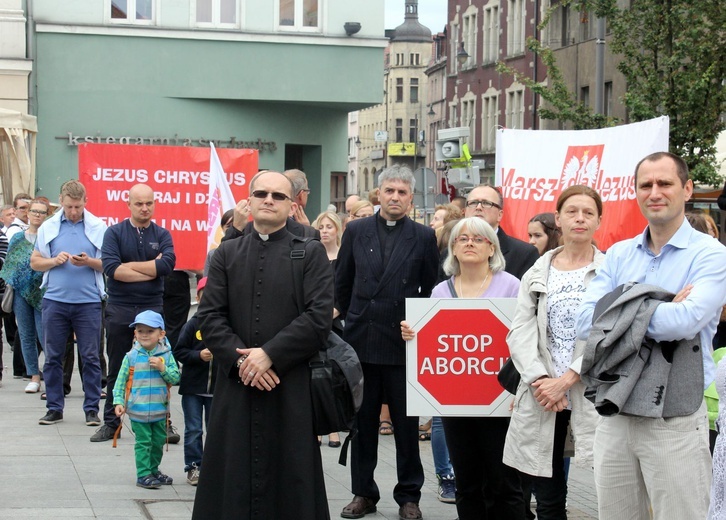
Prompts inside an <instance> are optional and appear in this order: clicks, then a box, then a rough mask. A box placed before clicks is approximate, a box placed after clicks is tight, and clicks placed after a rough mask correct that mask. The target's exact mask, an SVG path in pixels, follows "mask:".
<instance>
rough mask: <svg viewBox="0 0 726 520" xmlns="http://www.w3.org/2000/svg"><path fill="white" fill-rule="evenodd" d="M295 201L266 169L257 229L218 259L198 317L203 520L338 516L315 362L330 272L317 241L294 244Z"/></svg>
mask: <svg viewBox="0 0 726 520" xmlns="http://www.w3.org/2000/svg"><path fill="white" fill-rule="evenodd" d="M293 197H294V191H293V186H292V184H291V182H290V180H289V179H288V178H286V177H285V176H284V175H282V174H280V173H277V172H272V171H264V172H260V173H258V174H257V175H256V176H255V177H253V179H252V181H251V182H250V196H249V199H248V201H247V202H248V204H249V208H250V210H251V213H252V218H253V230H252V231H250V232H249V233H246V234H245V236H244V237H242V238H237V239H235V240H226V241H224V242H222V244H221V245H220V246H219V248H218V249H217V250H216V252H215V253H214V255H213V256H212V258H211V260H210V265H209V274H208V278H207V285H206V287H205V290H204V298H202V301H201V303H200V305H199V312H198V314H197V316H198V319H199V323H200V329H201V334H202V337H203V338H204V343H205V345H206V346H207V348H209V350H210V351H211V352H212V355H213V356H214V364H215V365H216V367H217V374H218V377H217V382H216V386H215V388H214V406H212V412H211V415H210V418H209V430H208V436H207V440H206V443H205V448H204V456H203V458H202V465H201V469H200V477H199V487H198V488H197V494H196V498H195V500H194V513H193V515H192V518H193V519H195V520H202V519H207V518H270V519H275V520H287V519H290V520H292V519H299V518H305V519H309V520H317V519H320V520H323V519H328V518H330V516H329V507H328V501H327V498H326V493H325V481H324V477H323V467H322V461H321V457H320V448H319V447H318V442H317V439H316V437H315V431H314V430H313V410H312V401H311V399H310V371H309V368H308V362H309V361H310V358H311V357H312V356H313V355H314V354H315V353H316V352H317V351H318V350H319V349H320V347H321V345H322V344H323V342H324V340H325V338H326V337H327V335H328V333H329V331H330V327H331V324H332V317H333V272H332V270H331V269H330V265H329V261H328V256H327V254H326V252H325V248H324V247H323V245H322V244H321V243H320V242H319V241H317V240H310V241H309V242H308V243H307V245H306V246H305V247H304V249H300V247H299V246H297V247H295V245H296V243H298V244H300V243H301V242H302V240H301V239H300V238H298V237H296V236H295V235H294V234H292V233H291V232H290V231H289V229H288V228H287V227H286V223H287V220H288V218H289V217H290V215H292V214H293V213H294V212H295V210H296V209H297V207H296V206H297V205H296V203H295V202H294V201H293ZM293 249H295V252H296V257H295V258H292V251H293ZM300 253H304V256H303V255H301V254H300ZM296 262H298V263H299V264H296ZM296 266H297V267H300V269H299V270H297V271H296ZM295 272H298V273H300V274H301V275H302V276H301V278H302V279H295V274H294V273H295ZM295 287H300V288H301V290H302V294H301V295H300V297H299V300H300V301H298V298H296V297H295V294H296V292H297V291H295Z"/></svg>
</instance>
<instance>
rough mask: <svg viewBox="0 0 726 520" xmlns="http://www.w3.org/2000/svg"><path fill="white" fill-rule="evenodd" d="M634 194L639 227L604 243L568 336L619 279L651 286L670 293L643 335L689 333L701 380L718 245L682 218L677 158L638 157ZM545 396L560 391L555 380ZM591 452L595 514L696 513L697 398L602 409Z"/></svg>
mask: <svg viewBox="0 0 726 520" xmlns="http://www.w3.org/2000/svg"><path fill="white" fill-rule="evenodd" d="M635 193H636V196H637V199H638V205H639V206H640V211H641V212H642V213H643V216H645V218H646V219H647V220H648V226H647V227H646V228H645V230H644V231H643V233H642V234H640V235H638V236H636V237H635V238H632V239H629V240H624V241H622V242H618V243H617V244H615V245H613V246H612V247H611V248H610V249H609V250H608V252H607V255H606V257H605V262H604V264H603V265H602V266H601V267H600V268H599V269H598V274H597V276H596V277H595V278H594V279H593V280H592V281H591V282H590V285H589V287H588V289H587V292H586V293H585V296H584V298H583V301H582V306H581V308H580V312H579V314H578V316H577V335H578V337H579V338H580V339H583V340H584V339H587V337H588V335H589V332H590V329H591V327H592V319H593V313H594V310H595V305H596V304H597V302H598V301H599V300H600V299H601V298H602V297H603V296H605V295H606V294H608V293H610V292H611V291H613V290H614V289H616V288H617V287H618V286H620V285H621V284H625V283H628V282H638V283H644V284H650V285H655V286H659V287H661V288H663V289H665V290H667V291H670V292H672V293H674V294H676V297H675V298H674V300H673V301H672V302H664V303H661V304H660V305H658V307H657V309H656V311H655V313H654V314H653V316H652V318H651V319H650V322H649V324H648V330H647V333H646V336H647V337H649V338H651V339H653V340H655V341H658V342H666V341H674V340H682V339H690V338H694V337H696V336H698V337H699V338H700V343H701V354H702V356H703V370H704V385H705V386H708V385H709V384H710V383H711V381H713V379H714V372H715V370H714V363H713V360H712V358H711V348H710V345H711V339H712V338H713V335H714V332H715V330H716V324H717V323H718V319H719V315H720V311H721V307H722V306H723V305H724V303H726V248H725V247H724V246H723V245H722V244H720V243H719V242H717V241H716V240H714V239H713V238H711V237H710V236H708V235H706V234H704V233H700V232H698V231H696V230H694V229H693V228H692V227H691V226H690V224H689V223H688V221H687V220H686V219H685V203H686V201H687V200H689V199H690V198H691V195H692V193H693V181H691V180H690V179H689V178H688V166H686V163H685V162H684V161H683V159H681V158H680V157H678V156H676V155H673V154H671V153H667V152H657V153H654V154H651V155H648V156H647V157H645V158H644V159H643V160H641V161H640V162H639V163H638V165H637V166H636V168H635ZM694 384H695V383H694ZM693 390H695V391H696V392H703V389H701V388H698V389H693ZM545 394H546V395H545V397H546V398H547V399H549V400H550V401H555V400H557V398H558V397H560V398H561V397H562V396H561V395H559V394H558V390H557V389H555V388H552V389H547V390H545ZM594 456H595V485H596V488H597V495H598V509H599V518H600V519H601V520H609V519H612V520H623V519H629V518H633V519H639V518H643V519H646V518H651V516H650V510H651V509H652V512H653V517H654V518H655V520H663V519H674V520H675V519H678V520H681V519H686V518H693V519H696V518H698V519H701V518H706V514H707V512H708V504H709V489H710V484H711V457H710V455H709V450H708V419H707V416H706V406H705V404H703V403H702V404H701V407H700V408H699V409H698V410H697V411H696V412H695V413H693V414H691V415H686V416H683V417H669V418H647V417H640V416H634V415H625V414H620V415H614V416H608V417H603V418H602V419H601V420H600V424H599V425H598V428H597V430H596V433H595V446H594Z"/></svg>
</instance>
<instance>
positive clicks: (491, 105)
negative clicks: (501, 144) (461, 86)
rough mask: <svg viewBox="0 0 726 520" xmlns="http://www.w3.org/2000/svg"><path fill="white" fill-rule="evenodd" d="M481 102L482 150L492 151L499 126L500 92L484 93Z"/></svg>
mask: <svg viewBox="0 0 726 520" xmlns="http://www.w3.org/2000/svg"><path fill="white" fill-rule="evenodd" d="M481 102H482V107H481V120H482V133H483V135H482V150H484V151H492V150H494V148H495V147H496V142H497V132H496V130H497V127H498V126H499V92H497V91H494V92H490V93H487V94H484V95H483V96H482V99H481Z"/></svg>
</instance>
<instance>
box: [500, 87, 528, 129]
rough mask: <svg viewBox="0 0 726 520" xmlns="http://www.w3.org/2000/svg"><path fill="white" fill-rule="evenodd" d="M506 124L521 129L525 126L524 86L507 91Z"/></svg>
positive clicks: (508, 126)
mask: <svg viewBox="0 0 726 520" xmlns="http://www.w3.org/2000/svg"><path fill="white" fill-rule="evenodd" d="M505 126H506V127H507V128H511V129H519V130H521V129H523V128H524V86H518V87H514V88H513V89H512V90H509V91H507V107H506V123H505Z"/></svg>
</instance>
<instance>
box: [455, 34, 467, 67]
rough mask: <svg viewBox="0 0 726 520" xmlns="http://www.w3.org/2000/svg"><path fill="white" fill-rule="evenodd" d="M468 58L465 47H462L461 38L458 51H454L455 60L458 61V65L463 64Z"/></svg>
mask: <svg viewBox="0 0 726 520" xmlns="http://www.w3.org/2000/svg"><path fill="white" fill-rule="evenodd" d="M468 59H469V53H468V52H466V49H464V41H463V40H462V42H461V46H460V47H459V52H457V53H456V60H457V61H458V62H459V65H464V63H466V60H468Z"/></svg>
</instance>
